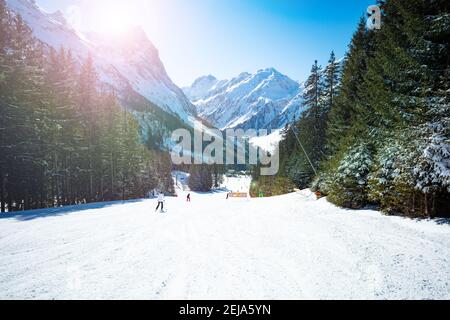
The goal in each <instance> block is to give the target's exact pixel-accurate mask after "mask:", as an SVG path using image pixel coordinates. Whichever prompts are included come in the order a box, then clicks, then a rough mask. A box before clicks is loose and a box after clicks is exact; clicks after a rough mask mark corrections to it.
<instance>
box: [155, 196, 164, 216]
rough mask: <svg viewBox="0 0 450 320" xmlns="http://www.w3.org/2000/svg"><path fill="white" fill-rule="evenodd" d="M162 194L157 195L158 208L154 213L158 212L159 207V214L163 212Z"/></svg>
mask: <svg viewBox="0 0 450 320" xmlns="http://www.w3.org/2000/svg"><path fill="white" fill-rule="evenodd" d="M164 201H165V200H164V193H162V192H161V193H160V194H159V195H158V206H157V207H156V210H155V212H156V211H158V209H159V206H161V213H163V212H164Z"/></svg>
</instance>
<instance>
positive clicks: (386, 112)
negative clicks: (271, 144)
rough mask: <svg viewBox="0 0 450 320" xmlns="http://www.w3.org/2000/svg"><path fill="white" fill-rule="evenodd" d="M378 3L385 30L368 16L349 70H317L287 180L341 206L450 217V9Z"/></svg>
mask: <svg viewBox="0 0 450 320" xmlns="http://www.w3.org/2000/svg"><path fill="white" fill-rule="evenodd" d="M378 4H379V5H380V7H381V8H382V11H383V16H382V28H381V30H373V31H372V30H368V29H367V27H366V21H365V19H362V20H361V22H360V23H359V26H358V29H357V31H356V33H355V34H354V36H353V39H352V42H351V45H350V47H349V51H348V53H347V55H346V57H345V60H344V62H343V65H342V68H341V65H340V64H339V63H336V61H335V58H334V56H333V55H332V57H331V59H330V62H329V64H328V66H327V67H326V68H325V69H324V70H323V69H321V68H320V67H319V66H318V65H317V63H315V64H314V66H313V69H312V73H311V76H310V78H309V79H308V81H307V84H306V93H305V107H306V110H307V111H306V112H305V113H304V114H303V116H302V118H301V119H300V121H298V122H295V124H293V125H291V126H289V127H287V128H286V130H285V139H284V141H283V142H282V144H281V146H280V152H281V157H282V164H281V171H280V176H281V177H287V178H289V180H291V181H293V182H295V184H296V185H297V186H298V187H308V186H312V188H313V189H314V190H320V191H321V192H322V193H323V194H325V195H328V198H329V200H330V201H331V202H333V203H335V204H337V205H339V206H343V207H348V208H361V207H364V206H366V205H367V204H375V205H378V206H379V207H380V208H381V209H382V210H383V211H385V212H386V213H389V214H402V215H405V216H411V217H430V216H431V217H434V216H450V206H449V205H448V204H449V203H450V202H449V200H450V197H449V191H450V168H449V163H450V119H449V116H450V106H449V90H450V88H449V83H450V82H449V80H450V79H449V71H450V68H449V57H450V46H449V42H448V39H450V10H449V6H450V3H449V2H448V1H445V0H434V1H429V0H388V1H379V2H378ZM297 138H298V139H297ZM301 145H302V146H303V148H302V146H301ZM308 157H309V159H308Z"/></svg>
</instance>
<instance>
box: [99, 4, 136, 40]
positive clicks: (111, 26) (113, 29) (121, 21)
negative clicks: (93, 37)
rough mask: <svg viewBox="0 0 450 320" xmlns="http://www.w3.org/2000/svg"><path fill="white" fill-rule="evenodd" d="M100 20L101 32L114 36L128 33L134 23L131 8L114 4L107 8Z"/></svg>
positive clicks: (100, 15)
mask: <svg viewBox="0 0 450 320" xmlns="http://www.w3.org/2000/svg"><path fill="white" fill-rule="evenodd" d="M98 18H99V20H98V25H99V31H100V32H101V33H103V34H106V35H112V36H118V35H121V34H123V33H125V32H127V31H128V30H129V29H131V28H132V27H133V23H134V21H133V17H132V14H131V12H130V10H129V8H127V7H126V6H121V5H118V4H114V3H111V4H110V5H107V6H105V8H104V9H103V10H102V12H101V14H99V16H98Z"/></svg>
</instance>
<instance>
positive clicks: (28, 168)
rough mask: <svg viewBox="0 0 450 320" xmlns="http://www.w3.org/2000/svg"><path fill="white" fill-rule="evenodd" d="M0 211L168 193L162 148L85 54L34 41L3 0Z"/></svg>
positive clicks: (168, 174) (166, 164)
mask: <svg viewBox="0 0 450 320" xmlns="http://www.w3.org/2000/svg"><path fill="white" fill-rule="evenodd" d="M0 30H1V32H0V205H1V212H5V211H16V210H26V209H36V208H45V207H52V206H59V205H70V204H78V203H85V202H95V201H107V200H108V201H109V200H119V199H120V200H122V199H131V198H137V197H143V196H145V195H146V194H147V192H148V191H149V190H152V189H155V188H159V189H161V190H165V191H167V192H173V181H172V179H171V162H170V156H169V154H167V153H162V152H157V151H151V148H149V147H146V144H147V143H146V142H145V141H142V135H141V128H140V126H139V124H138V121H137V120H136V117H135V116H134V115H133V114H132V113H131V112H130V111H127V110H126V109H124V108H122V107H120V105H119V103H118V98H117V96H116V94H115V92H114V91H113V90H111V89H110V88H108V87H107V86H105V85H101V84H100V82H99V79H98V76H97V74H96V70H95V68H94V66H93V61H92V59H91V58H90V57H88V58H87V59H86V60H85V61H83V62H82V63H81V65H80V63H76V61H75V59H74V57H73V56H72V54H71V52H70V51H66V50H65V49H64V48H61V49H60V50H59V51H55V50H53V49H51V48H48V47H46V46H44V45H43V44H42V43H41V42H39V41H37V40H36V39H35V38H34V37H33V35H32V31H31V30H30V29H29V28H28V27H27V26H26V24H25V23H24V21H23V20H22V18H21V17H20V15H14V14H12V13H11V12H10V11H8V10H7V8H6V5H5V2H4V0H0Z"/></svg>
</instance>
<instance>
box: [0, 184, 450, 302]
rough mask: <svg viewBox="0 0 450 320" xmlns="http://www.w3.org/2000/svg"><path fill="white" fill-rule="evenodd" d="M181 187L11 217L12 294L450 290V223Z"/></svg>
mask: <svg viewBox="0 0 450 320" xmlns="http://www.w3.org/2000/svg"><path fill="white" fill-rule="evenodd" d="M227 181H228V183H229V185H230V189H234V190H236V189H239V188H240V189H245V188H247V187H248V184H249V180H248V179H243V178H241V179H240V180H237V179H233V178H231V179H230V178H229V179H228V180H227ZM179 192H180V194H179V197H178V198H169V199H167V208H168V212H167V213H166V214H160V213H155V211H154V209H155V207H156V204H155V202H154V201H155V200H142V201H131V202H127V203H124V204H122V203H120V202H118V203H105V204H91V205H86V206H83V207H74V208H63V209H53V210H44V211H32V212H26V213H20V214H18V215H16V216H3V217H1V218H0V299H22V298H25V299H38V298H40V299H115V298H119V299H180V298H181V299H182V298H190V299H316V298H318V299H368V298H369V299H372V298H375V299H413V298H414V299H416V298H417V299H449V298H450V224H449V222H448V221H414V220H408V219H403V218H399V217H385V216H383V215H381V214H379V213H377V212H374V211H368V210H366V211H348V210H343V209H338V208H336V207H334V206H332V205H331V204H329V203H328V202H327V201H326V200H325V199H322V200H319V201H316V200H315V199H314V197H313V196H312V195H311V194H310V193H308V192H302V193H294V194H289V195H286V196H281V197H275V198H267V199H251V200H250V199H236V200H233V199H230V200H226V193H225V192H215V193H211V194H196V193H193V194H192V202H191V203H186V202H185V192H183V191H179Z"/></svg>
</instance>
